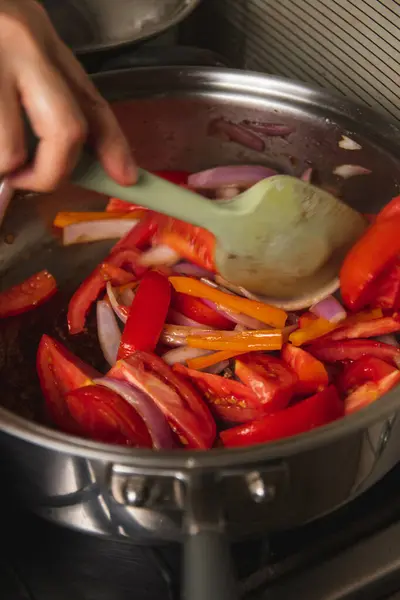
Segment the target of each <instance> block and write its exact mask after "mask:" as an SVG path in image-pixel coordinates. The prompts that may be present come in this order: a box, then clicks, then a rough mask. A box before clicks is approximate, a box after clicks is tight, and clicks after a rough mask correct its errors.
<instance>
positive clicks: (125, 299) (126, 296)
mask: <svg viewBox="0 0 400 600" xmlns="http://www.w3.org/2000/svg"><path fill="white" fill-rule="evenodd" d="M119 297H120V299H121V302H122V304H123V305H124V306H127V307H129V306H130V305H131V304H132V302H133V299H134V297H135V292H134V291H133V290H132V289H131V288H125V289H123V290H120V293H119Z"/></svg>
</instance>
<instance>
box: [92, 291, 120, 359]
mask: <svg viewBox="0 0 400 600" xmlns="http://www.w3.org/2000/svg"><path fill="white" fill-rule="evenodd" d="M97 335H98V336H99V342H100V346H101V349H102V351H103V354H104V358H105V359H106V361H107V362H108V364H109V365H110V366H111V367H112V366H113V365H115V362H116V360H117V354H118V348H119V345H120V342H121V332H120V330H119V327H118V323H117V319H116V318H115V315H114V311H113V309H112V308H111V306H110V305H109V304H108V302H104V300H99V301H98V302H97Z"/></svg>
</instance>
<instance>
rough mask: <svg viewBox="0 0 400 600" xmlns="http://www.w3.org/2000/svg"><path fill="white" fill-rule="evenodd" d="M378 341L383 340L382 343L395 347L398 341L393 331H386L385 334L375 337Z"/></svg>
mask: <svg viewBox="0 0 400 600" xmlns="http://www.w3.org/2000/svg"><path fill="white" fill-rule="evenodd" d="M375 339H376V340H377V341H378V342H383V343H384V344H388V345H389V346H394V347H395V348H398V347H399V342H398V341H397V339H396V336H395V335H394V334H393V333H388V334H386V335H380V336H379V337H377V338H375Z"/></svg>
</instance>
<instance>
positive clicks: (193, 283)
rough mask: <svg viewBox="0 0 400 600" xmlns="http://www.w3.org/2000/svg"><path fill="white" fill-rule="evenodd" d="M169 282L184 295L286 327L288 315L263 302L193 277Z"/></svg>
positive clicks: (174, 279) (174, 278)
mask: <svg viewBox="0 0 400 600" xmlns="http://www.w3.org/2000/svg"><path fill="white" fill-rule="evenodd" d="M169 280H170V282H171V284H172V286H173V287H174V289H175V290H176V291H177V292H181V293H182V294H187V295H188V296H196V297H197V298H205V299H207V300H211V302H215V304H220V305H221V306H224V307H226V308H230V309H231V310H233V311H235V312H237V313H243V314H245V315H248V316H249V317H254V318H255V319H258V320H259V321H261V322H262V323H267V324H268V325H270V326H271V327H276V328H278V329H282V328H283V327H284V326H285V323H286V319H287V314H286V312H285V311H284V310H282V309H281V308H277V307H276V306H270V305H268V304H264V303H263V302H257V301H255V300H248V299H247V298H241V297H239V296H234V295H232V294H227V293H225V292H221V291H220V290H217V289H215V288H213V287H211V286H209V285H207V284H206V283H203V282H202V281H198V280H197V279H193V278H191V277H170V279H169Z"/></svg>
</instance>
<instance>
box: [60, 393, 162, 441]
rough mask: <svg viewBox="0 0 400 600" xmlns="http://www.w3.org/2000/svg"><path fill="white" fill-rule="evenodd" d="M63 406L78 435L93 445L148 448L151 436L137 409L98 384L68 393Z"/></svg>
mask: <svg viewBox="0 0 400 600" xmlns="http://www.w3.org/2000/svg"><path fill="white" fill-rule="evenodd" d="M65 403H66V406H67V407H68V410H69V412H70V415H71V417H72V419H73V420H74V421H75V422H76V424H77V427H78V429H79V431H80V432H81V435H84V436H85V437H88V438H89V439H91V440H94V441H96V442H104V443H108V444H119V445H123V446H133V447H135V448H151V447H152V445H153V444H152V441H151V437H150V433H149V431H148V429H147V427H146V425H145V423H144V421H143V419H142V418H141V416H140V415H139V414H138V413H137V412H136V410H135V409H134V408H133V407H132V406H131V405H130V404H128V402H126V401H125V400H124V399H123V398H121V397H120V396H119V395H118V394H116V393H115V392H113V391H112V390H109V389H107V388H105V387H103V386H100V385H89V386H86V387H82V388H79V389H76V390H73V391H71V392H69V393H68V394H67V395H66V396H65Z"/></svg>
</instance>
